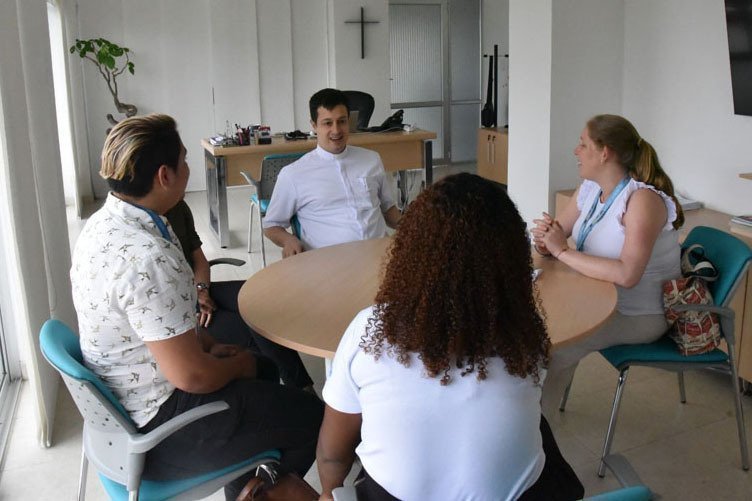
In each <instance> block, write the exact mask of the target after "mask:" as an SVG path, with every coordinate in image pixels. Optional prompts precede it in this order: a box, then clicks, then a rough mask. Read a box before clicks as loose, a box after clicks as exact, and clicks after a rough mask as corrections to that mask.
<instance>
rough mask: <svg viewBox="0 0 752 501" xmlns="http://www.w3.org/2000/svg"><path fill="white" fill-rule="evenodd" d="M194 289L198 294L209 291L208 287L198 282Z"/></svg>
mask: <svg viewBox="0 0 752 501" xmlns="http://www.w3.org/2000/svg"><path fill="white" fill-rule="evenodd" d="M196 289H198V291H199V292H201V291H208V290H209V286H208V285H206V284H205V283H204V282H198V283H197V284H196Z"/></svg>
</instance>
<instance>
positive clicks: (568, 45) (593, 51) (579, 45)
mask: <svg viewBox="0 0 752 501" xmlns="http://www.w3.org/2000/svg"><path fill="white" fill-rule="evenodd" d="M552 7H553V22H552V37H551V39H552V49H553V50H552V57H551V89H552V90H551V144H550V152H551V153H550V174H549V175H550V178H549V190H550V195H549V203H548V207H549V209H551V210H553V208H554V196H555V192H556V191H558V190H564V189H569V188H572V187H574V186H577V185H578V184H579V181H580V178H579V173H578V170H577V161H576V159H575V157H574V153H573V150H574V147H575V145H576V144H577V140H578V138H579V136H580V132H581V131H582V128H583V127H584V126H585V122H586V121H587V119H588V118H590V117H591V116H593V115H596V114H598V113H616V114H618V113H620V112H621V97H622V66H623V59H624V51H623V47H624V4H623V0H555V1H554V2H553V4H552ZM541 210H542V209H541Z"/></svg>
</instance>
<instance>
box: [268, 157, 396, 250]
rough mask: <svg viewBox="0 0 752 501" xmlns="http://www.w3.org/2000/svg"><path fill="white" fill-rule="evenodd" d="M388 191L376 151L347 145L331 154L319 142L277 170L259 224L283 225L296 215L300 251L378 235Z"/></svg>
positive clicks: (383, 230)
mask: <svg viewBox="0 0 752 501" xmlns="http://www.w3.org/2000/svg"><path fill="white" fill-rule="evenodd" d="M393 190H394V187H393V186H392V183H391V177H390V178H387V176H386V174H385V172H384V166H383V164H382V163H381V158H380V157H379V155H378V153H376V152H374V151H371V150H367V149H364V148H358V147H356V146H348V147H347V148H346V149H345V151H343V152H342V153H340V154H339V155H335V154H332V153H329V152H328V151H326V150H324V149H323V148H321V147H320V146H319V147H316V149H315V150H313V151H311V152H309V153H307V154H305V155H303V156H302V157H301V158H300V159H299V160H297V161H296V162H293V163H291V164H290V165H288V166H286V167H285V168H284V169H282V170H281V171H280V173H279V177H278V178H277V184H276V185H274V192H273V193H272V198H271V201H270V202H269V207H268V209H267V211H266V216H264V228H271V227H274V226H281V227H282V228H287V227H289V226H290V218H292V216H293V215H296V214H297V216H298V220H299V221H300V228H301V236H300V240H301V242H302V243H303V247H304V248H305V249H318V248H319V247H326V246H328V245H335V244H341V243H344V242H354V241H356V240H366V239H370V238H381V237H383V236H386V223H385V221H384V216H383V214H382V213H383V212H386V211H387V210H388V209H389V208H391V207H392V206H394V195H393Z"/></svg>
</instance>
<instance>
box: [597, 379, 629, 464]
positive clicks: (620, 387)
mask: <svg viewBox="0 0 752 501" xmlns="http://www.w3.org/2000/svg"><path fill="white" fill-rule="evenodd" d="M628 372H629V367H625V368H623V369H622V370H621V371H620V372H619V382H618V383H617V385H616V393H615V394H614V405H613V407H611V419H610V420H609V422H608V430H607V431H606V440H605V441H604V442H603V453H602V454H601V461H600V464H599V465H598V476H599V477H601V478H603V477H604V476H605V474H606V463H605V462H604V461H603V459H604V458H605V457H606V456H608V455H609V453H610V452H611V444H612V443H613V441H614V434H615V433H616V418H617V417H618V416H619V406H620V405H621V397H622V394H623V392H624V384H625V383H626V382H627V373H628Z"/></svg>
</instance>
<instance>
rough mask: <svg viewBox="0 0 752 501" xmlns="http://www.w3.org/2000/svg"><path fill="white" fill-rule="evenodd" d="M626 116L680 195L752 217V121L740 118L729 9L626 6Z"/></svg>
mask: <svg viewBox="0 0 752 501" xmlns="http://www.w3.org/2000/svg"><path fill="white" fill-rule="evenodd" d="M623 112H624V115H625V116H627V117H628V118H629V119H630V120H632V121H633V123H634V124H635V126H636V127H637V129H638V130H639V131H640V133H641V135H642V136H643V137H645V138H646V139H647V140H648V141H650V142H651V143H652V144H653V145H654V146H655V148H656V150H657V151H658V155H659V157H660V160H661V162H662V164H663V166H664V168H665V169H666V171H667V172H668V174H669V175H670V176H671V178H672V180H673V181H674V186H675V187H676V188H677V189H678V191H680V192H683V193H685V194H688V195H690V196H691V197H692V198H696V199H698V200H701V201H703V202H705V205H706V206H707V207H711V208H714V209H717V210H721V211H724V212H729V213H731V214H739V213H745V214H749V213H750V212H752V181H747V180H744V179H740V178H739V177H738V175H739V173H742V172H750V171H752V140H750V139H752V117H748V116H737V115H734V109H733V101H732V93H731V76H730V69H729V53H728V40H727V38H726V18H725V12H724V4H723V2H722V1H720V0H717V1H714V2H709V1H707V0H662V1H660V2H654V1H650V0H626V2H625V57H624V108H623Z"/></svg>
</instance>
